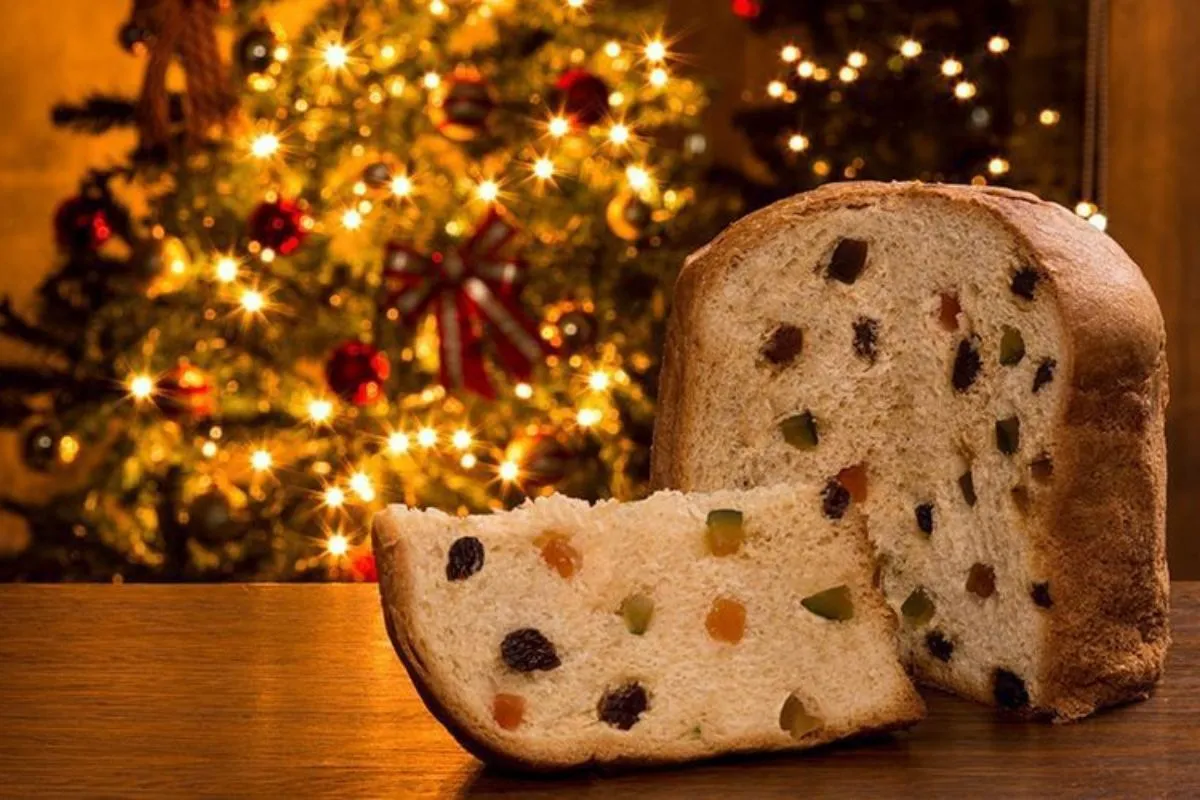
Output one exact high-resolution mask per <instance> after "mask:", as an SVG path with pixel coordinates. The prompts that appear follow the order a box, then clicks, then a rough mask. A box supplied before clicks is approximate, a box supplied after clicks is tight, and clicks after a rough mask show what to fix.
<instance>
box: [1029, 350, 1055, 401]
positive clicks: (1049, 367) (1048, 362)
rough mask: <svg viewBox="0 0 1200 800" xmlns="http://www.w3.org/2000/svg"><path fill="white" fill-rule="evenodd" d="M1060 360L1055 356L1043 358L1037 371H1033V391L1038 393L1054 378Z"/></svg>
mask: <svg viewBox="0 0 1200 800" xmlns="http://www.w3.org/2000/svg"><path fill="white" fill-rule="evenodd" d="M1057 366H1058V362H1057V361H1055V360H1054V359H1053V358H1043V359H1042V363H1040V364H1038V368H1037V372H1035V373H1033V393H1034V394H1037V393H1038V392H1039V391H1040V390H1041V388H1042V387H1043V386H1045V385H1046V384H1047V383H1049V382H1050V381H1052V380H1054V368H1055V367H1057Z"/></svg>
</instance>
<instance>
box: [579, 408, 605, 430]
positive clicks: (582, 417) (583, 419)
mask: <svg viewBox="0 0 1200 800" xmlns="http://www.w3.org/2000/svg"><path fill="white" fill-rule="evenodd" d="M602 419H604V414H603V412H601V411H600V409H598V408H581V409H579V413H578V414H576V415H575V421H576V422H578V423H579V425H580V427H582V428H590V427H592V426H593V425H595V424H596V423H598V422H600V420H602Z"/></svg>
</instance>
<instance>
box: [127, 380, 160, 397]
mask: <svg viewBox="0 0 1200 800" xmlns="http://www.w3.org/2000/svg"><path fill="white" fill-rule="evenodd" d="M128 388H129V394H130V396H131V397H133V399H134V400H148V399H149V398H150V397H151V396H152V395H153V394H154V378H151V377H150V376H149V375H146V374H144V373H143V374H139V375H134V376H133V377H132V378H130V379H129V384H128Z"/></svg>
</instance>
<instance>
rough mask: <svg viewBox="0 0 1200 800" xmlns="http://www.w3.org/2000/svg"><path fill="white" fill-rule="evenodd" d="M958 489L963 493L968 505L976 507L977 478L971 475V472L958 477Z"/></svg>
mask: <svg viewBox="0 0 1200 800" xmlns="http://www.w3.org/2000/svg"><path fill="white" fill-rule="evenodd" d="M958 488H959V490H960V491H961V492H962V496H963V500H964V501H966V504H967V505H969V506H974V505H975V501H976V500H978V498H977V497H976V496H975V478H974V477H973V476H972V475H971V472H970V470H968V471H967V472H964V473H963V474H962V475H959V476H958Z"/></svg>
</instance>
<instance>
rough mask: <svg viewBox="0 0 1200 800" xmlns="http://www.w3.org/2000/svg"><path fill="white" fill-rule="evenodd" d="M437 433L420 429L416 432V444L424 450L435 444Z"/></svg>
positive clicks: (431, 429)
mask: <svg viewBox="0 0 1200 800" xmlns="http://www.w3.org/2000/svg"><path fill="white" fill-rule="evenodd" d="M437 438H438V437H437V431H435V430H434V429H433V428H421V430H419V431H417V444H419V445H421V447H424V448H426V449H428V448H430V447H433V446H434V445H435V444H437Z"/></svg>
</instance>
